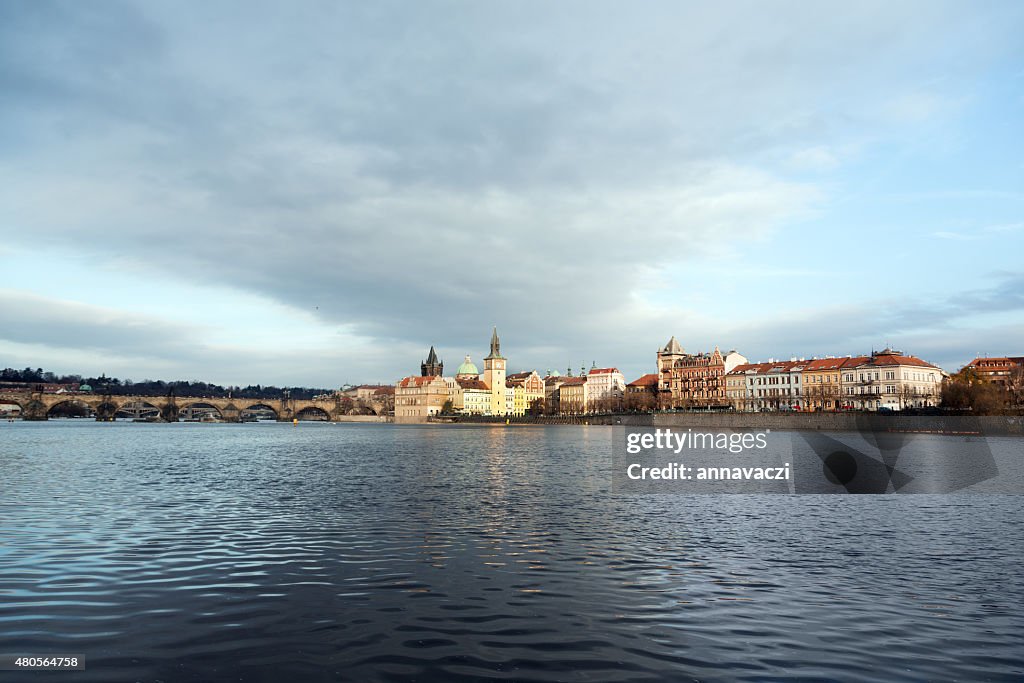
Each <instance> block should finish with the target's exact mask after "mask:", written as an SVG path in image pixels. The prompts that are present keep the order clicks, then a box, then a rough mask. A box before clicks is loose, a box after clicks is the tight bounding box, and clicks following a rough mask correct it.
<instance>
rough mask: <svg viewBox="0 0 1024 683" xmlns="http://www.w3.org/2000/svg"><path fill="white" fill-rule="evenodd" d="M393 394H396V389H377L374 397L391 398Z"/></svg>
mask: <svg viewBox="0 0 1024 683" xmlns="http://www.w3.org/2000/svg"><path fill="white" fill-rule="evenodd" d="M393 393H395V388H394V387H381V388H380V389H377V390H376V391H375V392H373V395H374V396H390V395H391V394H393Z"/></svg>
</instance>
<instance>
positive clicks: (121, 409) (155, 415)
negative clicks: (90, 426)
mask: <svg viewBox="0 0 1024 683" xmlns="http://www.w3.org/2000/svg"><path fill="white" fill-rule="evenodd" d="M97 412H98V411H97ZM162 413H163V411H162V410H161V408H160V406H158V405H155V404H153V403H151V402H150V401H147V400H145V399H143V398H138V397H132V396H128V397H125V399H124V400H123V401H122V402H121V404H120V405H119V406H117V409H116V411H115V414H114V416H115V417H119V418H124V419H135V420H147V419H153V420H158V419H160V417H161V416H162Z"/></svg>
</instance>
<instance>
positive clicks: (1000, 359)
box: [967, 356, 1024, 370]
mask: <svg viewBox="0 0 1024 683" xmlns="http://www.w3.org/2000/svg"><path fill="white" fill-rule="evenodd" d="M1014 365H1024V357H1021V356H995V357H991V358H975V359H974V360H972V361H971V362H970V363H968V364H967V367H969V368H977V367H982V368H992V369H994V370H997V369H998V370H1009V369H1010V368H1012V367H1013V366H1014Z"/></svg>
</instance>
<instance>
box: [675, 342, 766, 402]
mask: <svg viewBox="0 0 1024 683" xmlns="http://www.w3.org/2000/svg"><path fill="white" fill-rule="evenodd" d="M657 359H658V396H659V402H660V404H661V407H663V408H689V407H716V406H725V405H728V403H727V400H726V394H725V391H726V382H725V376H726V374H727V373H729V372H730V371H732V370H733V369H734V368H735V367H737V366H739V365H742V364H744V363H746V362H747V359H746V358H744V357H743V356H742V355H740V354H739V353H737V352H736V351H730V352H729V353H728V354H726V355H725V356H723V355H722V352H721V351H719V350H718V347H717V346H716V347H715V350H714V351H712V352H711V353H697V354H689V353H686V352H685V351H684V350H683V347H682V346H681V345H680V344H679V342H678V341H676V338H675V337H672V338H671V339H669V341H668V343H667V344H665V346H664V348H661V349H658V352H657Z"/></svg>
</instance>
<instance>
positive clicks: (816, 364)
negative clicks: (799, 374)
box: [804, 358, 846, 372]
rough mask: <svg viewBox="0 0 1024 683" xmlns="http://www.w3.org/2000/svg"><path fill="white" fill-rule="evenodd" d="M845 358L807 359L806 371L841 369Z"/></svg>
mask: <svg viewBox="0 0 1024 683" xmlns="http://www.w3.org/2000/svg"><path fill="white" fill-rule="evenodd" d="M845 361H846V359H845V358H815V359H814V360H809V361H807V364H806V365H804V371H805V372H819V371H821V370H839V369H840V368H842V367H843V363H844V362H845Z"/></svg>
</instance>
